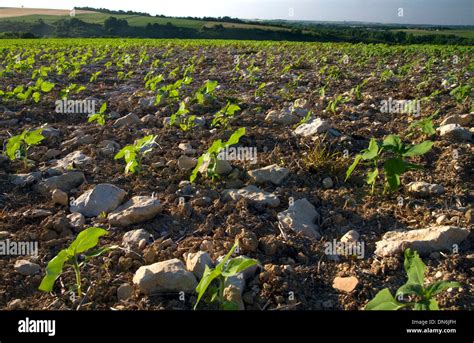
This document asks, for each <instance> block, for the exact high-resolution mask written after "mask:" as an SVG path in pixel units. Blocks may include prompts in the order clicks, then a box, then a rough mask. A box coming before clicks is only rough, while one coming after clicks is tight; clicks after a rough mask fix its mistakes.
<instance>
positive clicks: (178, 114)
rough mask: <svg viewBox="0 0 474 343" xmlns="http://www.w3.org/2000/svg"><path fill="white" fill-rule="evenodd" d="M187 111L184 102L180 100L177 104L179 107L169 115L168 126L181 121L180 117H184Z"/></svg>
mask: <svg viewBox="0 0 474 343" xmlns="http://www.w3.org/2000/svg"><path fill="white" fill-rule="evenodd" d="M188 113H189V110H188V109H187V108H186V104H185V103H184V101H181V103H180V104H179V109H178V110H177V111H176V112H175V113H173V114H172V115H171V117H170V122H169V126H173V125H178V124H179V123H180V121H181V117H184V116H185V115H186V114H188Z"/></svg>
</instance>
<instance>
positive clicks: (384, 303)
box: [365, 288, 406, 311]
mask: <svg viewBox="0 0 474 343" xmlns="http://www.w3.org/2000/svg"><path fill="white" fill-rule="evenodd" d="M405 306H406V305H405V304H402V303H400V302H398V301H397V300H396V299H395V298H394V297H393V296H392V293H390V290H389V289H388V288H384V289H382V290H381V291H380V292H378V293H377V295H376V296H375V298H373V299H372V300H371V301H369V302H368V303H367V305H365V310H366V311H396V310H399V309H401V308H403V307H405Z"/></svg>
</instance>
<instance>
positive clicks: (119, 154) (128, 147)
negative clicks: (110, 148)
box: [114, 145, 135, 160]
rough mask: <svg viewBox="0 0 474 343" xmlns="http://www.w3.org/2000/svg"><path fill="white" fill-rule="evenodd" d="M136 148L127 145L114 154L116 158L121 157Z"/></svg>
mask: <svg viewBox="0 0 474 343" xmlns="http://www.w3.org/2000/svg"><path fill="white" fill-rule="evenodd" d="M134 150H135V147H134V146H132V145H126V146H124V147H123V148H122V149H121V150H120V151H119V152H118V153H117V154H116V155H115V156H114V159H115V160H118V159H121V158H123V157H124V156H125V154H126V153H127V152H130V151H134Z"/></svg>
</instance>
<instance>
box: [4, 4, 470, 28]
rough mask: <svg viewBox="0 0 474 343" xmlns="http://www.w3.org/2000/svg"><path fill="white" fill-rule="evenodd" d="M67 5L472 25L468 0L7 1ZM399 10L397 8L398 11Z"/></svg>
mask: <svg viewBox="0 0 474 343" xmlns="http://www.w3.org/2000/svg"><path fill="white" fill-rule="evenodd" d="M21 6H23V7H26V8H46V9H72V8H73V7H75V6H76V7H93V8H107V9H110V10H123V11H129V10H131V11H137V12H147V13H150V14H151V15H156V14H162V15H166V16H176V17H186V16H193V17H219V16H220V17H222V16H230V17H237V18H242V19H266V20H270V19H283V20H306V21H336V22H343V21H354V22H356V21H357V22H371V23H386V24H388V23H390V24H423V25H474V1H473V0H451V1H450V0H411V1H409V0H239V1H237V0H226V1H219V0H201V1H199V2H198V1H193V0H175V1H172V2H169V1H155V2H154V3H152V4H150V3H149V2H146V1H143V0H136V1H134V2H133V3H130V2H129V1H125V0H114V1H112V0H96V1H90V0H76V1H68V0H42V1H34V0H23V1H19V0H10V1H9V3H8V6H5V5H3V6H2V7H21ZM400 9H401V10H400Z"/></svg>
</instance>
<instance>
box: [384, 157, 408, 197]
mask: <svg viewBox="0 0 474 343" xmlns="http://www.w3.org/2000/svg"><path fill="white" fill-rule="evenodd" d="M383 168H384V171H385V178H386V179H387V182H388V184H389V186H390V189H391V190H392V191H394V190H396V189H397V188H398V186H400V175H402V174H403V173H404V172H405V171H406V164H405V161H403V160H402V159H400V158H391V159H388V160H387V161H385V163H384V165H383Z"/></svg>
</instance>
